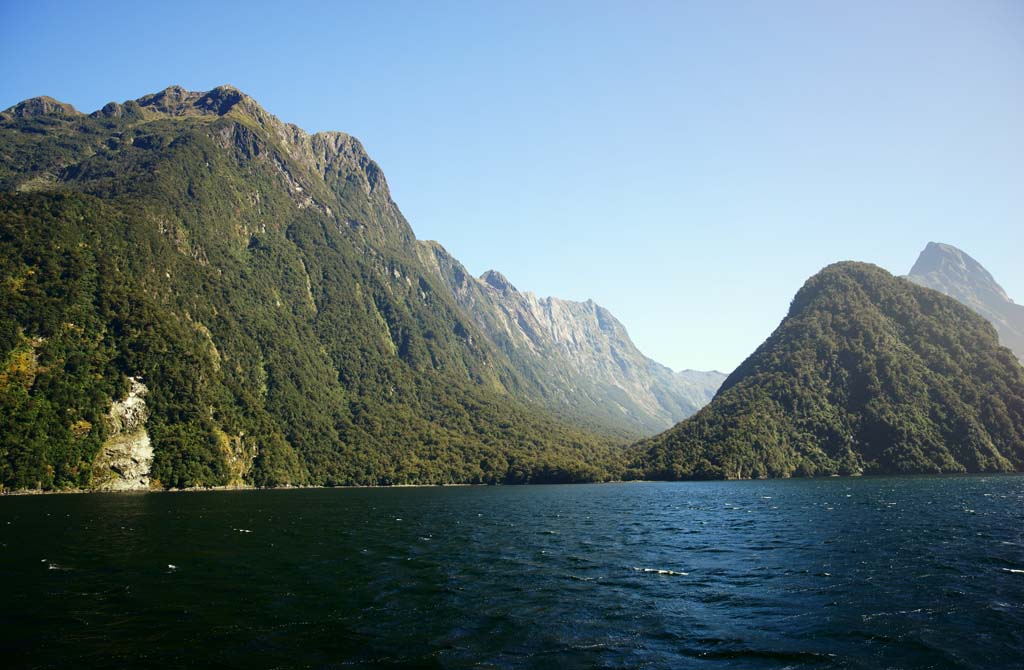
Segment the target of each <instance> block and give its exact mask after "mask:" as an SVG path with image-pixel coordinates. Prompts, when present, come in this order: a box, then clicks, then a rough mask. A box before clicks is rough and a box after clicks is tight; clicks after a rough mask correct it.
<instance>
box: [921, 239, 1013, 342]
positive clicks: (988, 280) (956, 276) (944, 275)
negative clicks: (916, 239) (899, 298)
mask: <svg viewBox="0 0 1024 670" xmlns="http://www.w3.org/2000/svg"><path fill="white" fill-rule="evenodd" d="M907 279H909V280H910V281H912V282H914V283H915V284H918V285H920V286H925V287H927V288H931V289H935V290H936V291H939V292H940V293H945V294H946V295H948V296H949V297H951V298H954V299H956V300H958V301H959V302H961V303H963V304H965V305H967V306H968V307H970V308H971V309H973V310H974V311H975V312H977V313H978V314H980V315H981V316H983V317H985V318H986V319H988V321H989V322H990V323H991V324H992V325H993V326H995V329H996V332H997V333H998V334H999V341H1000V343H1002V345H1003V346H1005V347H1007V348H1009V349H1010V350H1011V351H1013V353H1014V354H1015V355H1016V356H1017V358H1019V359H1021V360H1022V361H1024V306H1021V305H1017V304H1015V303H1014V302H1013V300H1011V299H1010V296H1008V295H1006V291H1004V290H1003V287H1002V286H1000V285H999V284H998V283H997V282H996V280H995V279H994V278H993V277H992V275H991V274H990V273H989V272H988V270H986V269H985V268H984V267H983V266H982V265H981V263H979V262H978V261H976V260H974V259H973V258H971V257H970V256H968V255H967V254H965V253H964V252H963V251H961V250H960V249H957V248H956V247H954V246H952V245H949V244H940V243H938V242H929V243H928V246H926V247H925V248H924V251H922V252H921V255H920V256H918V258H917V262H916V263H914V267H912V268H911V269H910V274H909V275H907Z"/></svg>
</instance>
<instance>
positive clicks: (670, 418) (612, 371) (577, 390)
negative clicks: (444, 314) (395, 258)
mask: <svg viewBox="0 0 1024 670" xmlns="http://www.w3.org/2000/svg"><path fill="white" fill-rule="evenodd" d="M420 252H421V253H420V256H421V258H422V259H423V262H424V265H426V266H428V267H431V268H433V269H434V270H435V272H436V274H437V276H438V278H440V279H441V280H442V281H443V282H445V284H447V286H448V287H449V289H450V290H451V293H452V295H453V296H454V297H455V300H456V302H457V303H458V304H459V306H461V307H462V308H463V309H464V310H465V312H466V313H467V314H468V315H469V316H470V317H471V318H472V319H473V320H474V321H475V322H476V325H477V326H478V327H479V328H480V330H481V331H483V333H484V334H485V335H486V336H487V337H488V339H489V340H490V341H491V342H492V343H493V344H495V345H496V346H497V347H498V348H500V349H501V350H502V351H504V352H505V353H506V354H507V355H508V356H509V358H510V359H511V361H512V363H513V365H515V367H516V369H517V370H518V371H519V372H520V373H521V374H522V375H523V376H524V377H526V378H527V379H529V380H530V381H531V382H532V383H534V384H535V385H537V386H538V387H539V388H540V389H541V393H542V396H543V398H544V401H545V402H546V403H548V404H549V405H552V406H553V407H555V408H558V409H560V410H562V411H563V412H565V413H566V414H568V415H570V416H576V417H580V418H582V419H584V420H588V421H590V422H593V423H595V424H596V425H600V426H603V427H605V428H606V430H619V431H620V432H621V433H622V434H624V435H630V436H632V437H638V436H642V435H650V434H651V433H655V432H657V431H660V430H664V429H665V428H667V427H669V426H671V425H672V424H674V423H676V422H677V421H679V420H681V419H684V418H686V417H688V416H690V415H691V414H693V413H694V412H696V411H697V410H698V409H699V408H701V407H703V406H704V405H705V404H707V402H708V401H709V400H710V399H711V397H712V396H713V395H714V393H715V390H717V388H718V385H719V384H720V383H721V382H722V381H723V380H724V379H725V375H723V374H721V373H719V372H697V371H692V370H687V371H684V372H680V373H675V372H673V371H672V370H670V369H669V368H667V367H665V366H664V365H661V364H659V363H656V362H655V361H653V360H651V359H650V358H647V357H646V356H644V355H643V354H642V353H640V351H639V350H638V349H637V348H636V346H635V345H634V344H633V342H632V340H630V339H629V334H628V333H627V332H626V329H625V327H624V326H623V325H622V324H621V323H620V322H619V321H618V320H617V319H616V318H615V317H614V316H613V315H612V314H611V312H609V311H608V310H607V309H605V308H603V307H601V306H600V305H597V304H595V303H594V302H593V301H590V300H588V301H587V302H573V301H570V300H560V299H558V298H538V297H537V296H536V295H534V294H533V293H530V292H523V291H519V290H517V289H516V287H515V286H513V285H512V283H511V282H509V280H508V279H506V278H505V277H504V276H503V275H502V274H501V273H499V272H496V271H494V270H490V271H488V272H485V273H484V274H483V275H482V276H481V277H480V278H479V279H477V278H475V277H473V276H472V275H470V274H469V272H468V271H467V270H466V268H465V267H463V265H462V264H461V263H460V262H459V261H458V260H457V259H455V258H454V257H452V256H451V255H450V254H449V253H448V252H447V251H446V250H445V249H444V248H443V247H442V246H441V245H439V244H437V243H436V242H421V243H420Z"/></svg>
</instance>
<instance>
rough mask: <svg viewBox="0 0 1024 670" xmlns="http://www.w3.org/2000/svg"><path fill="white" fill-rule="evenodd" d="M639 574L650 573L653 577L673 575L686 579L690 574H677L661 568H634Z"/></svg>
mask: <svg viewBox="0 0 1024 670" xmlns="http://www.w3.org/2000/svg"><path fill="white" fill-rule="evenodd" d="M633 569H634V570H636V571H637V572H648V573H650V574H653V575H671V576H672V577H686V576H687V575H689V574H690V573H689V572H676V571H675V570H662V569H660V568H637V567H634V568H633Z"/></svg>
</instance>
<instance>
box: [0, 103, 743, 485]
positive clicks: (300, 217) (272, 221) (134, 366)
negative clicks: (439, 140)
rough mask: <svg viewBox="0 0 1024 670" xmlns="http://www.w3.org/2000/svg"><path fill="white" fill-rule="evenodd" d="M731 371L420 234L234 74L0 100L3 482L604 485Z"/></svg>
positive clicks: (382, 183)
mask: <svg viewBox="0 0 1024 670" xmlns="http://www.w3.org/2000/svg"><path fill="white" fill-rule="evenodd" d="M722 377H723V375H720V374H719V373H692V372H686V373H681V374H676V373H673V372H672V371H670V370H668V369H667V368H665V367H663V366H660V365H658V364H657V363H654V362H653V361H651V360H650V359H647V358H646V357H644V356H643V355H642V354H640V352H639V351H637V350H636V347H635V346H633V344H632V343H631V342H630V340H629V337H628V335H627V334H626V331H625V329H624V328H623V327H622V325H621V324H620V323H619V322H618V321H617V320H616V319H615V318H614V317H613V316H612V315H611V314H609V313H608V312H607V310H604V309H602V308H600V307H598V306H597V305H594V304H593V303H592V302H587V303H573V302H567V301H560V300H557V299H555V298H549V299H544V300H539V299H537V298H535V297H533V296H532V295H530V294H524V293H520V292H518V291H515V289H514V288H512V287H511V285H509V284H508V283H507V282H506V281H504V280H503V279H502V278H501V277H500V276H499V275H497V273H489V274H487V275H485V277H484V278H483V279H482V280H477V279H474V278H470V277H468V275H467V273H466V272H465V269H464V268H462V266H461V264H459V263H458V261H456V260H455V259H453V258H451V257H450V256H448V254H446V253H445V252H444V251H443V249H441V248H440V246H437V245H433V244H431V243H421V242H419V241H417V240H416V238H415V235H414V233H413V231H412V228H411V227H410V226H409V224H408V222H407V221H406V220H405V218H404V217H403V216H402V213H401V212H400V211H399V209H398V207H397V205H396V204H395V203H394V201H393V200H392V199H391V195H390V191H389V189H388V185H387V181H386V179H385V177H384V174H383V172H382V171H381V169H380V167H379V166H378V165H377V164H376V163H375V162H374V161H373V160H372V159H371V158H370V157H369V156H368V155H367V153H366V151H365V150H364V149H363V147H362V145H361V144H360V143H359V142H358V140H356V139H355V138H353V137H351V136H349V135H346V134H345V133H340V132H327V133H316V134H308V133H306V132H304V131H303V130H301V129H300V128H298V127H296V126H294V125H291V124H287V123H284V122H282V121H280V120H279V119H277V118H276V117H274V116H273V115H271V114H269V113H268V112H267V111H266V110H264V109H263V108H262V107H261V106H260V105H259V104H257V103H256V102H255V101H254V100H253V99H252V98H250V97H249V96H247V95H245V94H244V93H242V92H241V91H238V90H237V89H235V88H232V87H230V86H222V87H218V88H215V89H213V90H211V91H206V92H193V91H187V90H185V89H182V88H180V87H170V88H168V89H165V90H163V91H160V92H159V93H155V94H152V95H147V96H144V97H142V98H139V99H138V100H129V101H126V102H124V103H116V102H111V103H109V104H108V105H106V106H104V107H103V108H102V109H101V110H98V111H96V112H94V113H92V114H88V115H86V114H82V113H80V112H78V111H77V110H75V109H74V108H73V107H72V106H71V105H68V104H65V103H61V102H58V101H56V100H53V99H51V98H45V97H44V98H33V99H31V100H26V101H24V102H22V103H19V104H17V105H15V106H13V107H11V108H9V109H7V110H5V111H4V112H2V113H0V488H2V489H11V488H88V487H94V486H102V487H105V488H113V489H121V488H154V487H155V488H160V487H190V486H219V485H229V486H231V485H292V484H328V485H332V484H396V483H447V482H490V483H496V482H525V481H591V480H595V479H607V478H615V477H621V476H622V474H623V471H622V470H621V454H622V452H621V450H620V449H617V448H616V445H618V444H621V443H623V442H625V441H627V440H631V439H634V438H635V437H638V436H641V435H644V434H650V433H653V432H656V431H657V430H660V429H663V428H664V427H666V426H669V425H671V423H672V422H674V421H676V420H678V419H680V418H682V417H684V416H686V415H688V414H689V413H692V412H693V411H694V410H695V409H696V408H697V407H699V406H700V405H701V404H702V403H703V402H705V401H706V400H707V399H708V398H709V397H710V396H711V394H712V393H713V391H714V389H715V387H716V386H717V384H718V382H719V381H720V380H721V379H722Z"/></svg>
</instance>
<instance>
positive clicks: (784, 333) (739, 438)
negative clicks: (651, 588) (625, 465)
mask: <svg viewBox="0 0 1024 670" xmlns="http://www.w3.org/2000/svg"><path fill="white" fill-rule="evenodd" d="M634 449H635V450H636V451H635V462H634V466H635V467H637V468H638V469H641V470H643V471H644V472H645V473H646V475H647V476H648V477H651V478H667V479H686V478H745V477H788V476H790V475H815V474H835V473H838V474H853V473H862V472H863V473H925V472H965V471H966V472H1003V471H1011V470H1017V471H1019V470H1022V469H1024V369H1022V368H1021V366H1020V364H1019V362H1018V361H1017V359H1016V358H1015V357H1014V356H1013V354H1012V353H1011V352H1010V351H1009V350H1008V349H1006V348H1004V347H1002V346H1000V344H999V341H998V339H997V337H996V332H995V330H994V329H993V328H992V326H991V325H990V324H989V323H988V322H987V321H985V320H984V319H982V318H981V317H980V316H978V315H977V314H975V313H974V312H973V311H971V310H970V309H968V308H967V307H965V306H964V305H962V304H960V303H959V302H957V301H955V300H953V299H951V298H949V297H947V296H945V295H942V294H940V293H939V292H937V291H933V290H931V289H927V288H922V287H920V286H917V285H915V284H912V283H911V282H908V281H905V280H903V279H899V278H896V277H893V276H892V275H890V274H889V273H888V272H886V271H885V270H882V269H881V268H878V267H875V266H873V265H868V264H864V263H853V262H844V263H837V264H835V265H831V266H829V267H827V268H825V269H824V270H822V271H821V272H819V273H818V274H817V275H815V276H814V277H812V278H811V279H809V280H808V281H807V283H806V284H804V286H803V288H801V289H800V291H799V292H798V293H797V295H796V297H795V298H794V299H793V302H792V305H791V306H790V310H789V314H788V315H787V316H786V318H785V319H784V320H783V321H782V323H781V324H780V325H779V327H778V328H777V329H776V330H775V332H774V333H772V335H771V336H770V337H769V338H768V339H767V341H765V342H764V344H762V345H761V346H760V347H758V349H757V350H756V351H755V352H754V353H753V354H752V355H751V356H750V357H749V358H747V360H746V361H744V362H743V364H741V365H740V366H739V367H738V368H737V369H736V370H735V371H734V372H733V373H732V374H731V375H729V377H728V379H726V381H725V383H723V384H722V387H721V389H720V390H719V392H718V394H717V395H716V396H715V399H714V400H713V401H712V402H711V403H710V404H709V405H708V406H707V407H705V408H704V409H703V410H701V411H700V412H698V413H697V414H696V415H695V416H694V417H692V418H690V419H688V420H686V421H684V422H683V423H681V424H679V425H677V426H675V427H674V428H672V429H671V430H669V431H666V432H665V433H663V434H661V435H658V436H656V437H654V438H651V439H649V440H645V441H643V442H641V443H640V444H638V445H637V446H636V447H634Z"/></svg>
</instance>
